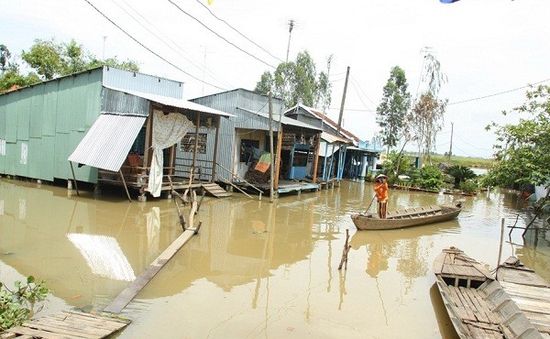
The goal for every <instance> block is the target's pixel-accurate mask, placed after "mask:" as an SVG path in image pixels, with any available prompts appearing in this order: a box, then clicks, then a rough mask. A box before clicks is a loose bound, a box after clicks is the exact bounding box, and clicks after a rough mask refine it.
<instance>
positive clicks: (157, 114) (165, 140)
mask: <svg viewBox="0 0 550 339" xmlns="http://www.w3.org/2000/svg"><path fill="white" fill-rule="evenodd" d="M152 118H153V140H152V147H153V158H152V159H151V170H150V171H149V183H148V185H147V191H149V192H150V193H151V195H152V196H153V197H159V196H160V190H161V186H162V175H163V173H162V169H163V164H164V157H163V153H162V150H163V149H165V148H168V147H170V146H172V145H174V144H175V143H177V142H178V141H179V140H181V139H182V138H183V137H184V136H185V134H187V132H189V131H190V130H192V129H193V128H195V125H193V123H192V122H191V121H190V120H189V119H187V117H186V116H185V115H183V114H179V113H170V114H164V113H163V112H162V111H157V110H155V111H153V117H152Z"/></svg>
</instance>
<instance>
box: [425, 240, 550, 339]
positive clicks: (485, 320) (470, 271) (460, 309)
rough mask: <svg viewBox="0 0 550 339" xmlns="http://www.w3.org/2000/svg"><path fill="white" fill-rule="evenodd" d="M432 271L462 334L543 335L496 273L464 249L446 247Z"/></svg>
mask: <svg viewBox="0 0 550 339" xmlns="http://www.w3.org/2000/svg"><path fill="white" fill-rule="evenodd" d="M433 271H434V273H435V276H436V284H437V288H438V289H439V293H440V294H441V298H442V299H443V304H444V305H445V308H446V309H447V313H448V314H449V318H450V319H451V321H452V323H453V326H454V328H455V330H456V333H457V334H458V336H459V337H460V338H508V339H512V338H518V339H520V338H522V339H527V338H529V339H531V338H533V339H534V338H543V337H542V335H541V333H539V331H538V330H537V329H536V328H535V326H534V325H533V324H532V323H531V321H530V320H529V319H528V318H527V317H526V316H525V314H524V313H523V312H522V310H521V309H520V308H519V307H518V306H517V305H516V303H515V302H514V301H513V300H512V298H511V297H510V296H509V295H508V294H507V293H506V291H505V290H504V289H503V288H502V286H501V285H500V283H499V282H498V281H496V280H495V278H494V277H493V275H492V274H491V273H490V272H489V271H487V269H485V267H484V266H483V265H481V264H480V263H479V262H477V261H476V260H474V259H472V258H470V257H468V256H466V255H465V254H464V252H462V251H461V250H459V249H457V248H454V247H451V248H448V249H444V250H443V251H442V253H441V254H440V255H439V256H438V257H437V258H436V259H435V261H434V265H433Z"/></svg>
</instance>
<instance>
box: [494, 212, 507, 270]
mask: <svg viewBox="0 0 550 339" xmlns="http://www.w3.org/2000/svg"><path fill="white" fill-rule="evenodd" d="M504 220H505V219H504V218H502V219H501V220H500V244H499V247H498V260H497V266H496V267H497V268H498V266H499V265H500V259H501V256H502V241H503V239H504Z"/></svg>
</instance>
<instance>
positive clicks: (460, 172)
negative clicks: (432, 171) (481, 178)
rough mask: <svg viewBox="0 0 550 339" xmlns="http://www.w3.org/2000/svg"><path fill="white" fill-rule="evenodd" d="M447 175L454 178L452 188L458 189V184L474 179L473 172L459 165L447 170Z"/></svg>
mask: <svg viewBox="0 0 550 339" xmlns="http://www.w3.org/2000/svg"><path fill="white" fill-rule="evenodd" d="M447 174H449V175H450V176H452V177H453V178H454V187H455V188H459V187H460V184H461V183H462V182H464V181H466V180H468V179H473V178H475V177H476V174H475V173H474V171H472V170H471V169H470V168H468V167H465V166H460V165H454V166H451V167H449V168H448V169H447Z"/></svg>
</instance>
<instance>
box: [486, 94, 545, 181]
mask: <svg viewBox="0 0 550 339" xmlns="http://www.w3.org/2000/svg"><path fill="white" fill-rule="evenodd" d="M526 96H527V100H526V102H525V103H524V104H523V105H521V106H520V107H517V108H515V109H513V111H512V112H515V113H518V114H520V115H522V116H526V117H525V118H523V117H522V118H521V119H520V121H519V122H518V123H517V124H506V125H498V124H495V123H492V124H491V125H490V126H487V129H491V128H492V129H494V130H495V134H496V135H497V144H495V145H494V149H495V156H496V163H495V166H494V167H493V168H492V169H491V170H490V171H489V173H488V181H489V184H491V185H495V186H506V187H518V186H521V185H531V184H532V185H544V186H547V187H548V186H549V185H550V166H549V165H548V164H550V86H542V85H541V86H539V87H537V88H536V89H533V90H529V91H527V94H526ZM503 114H505V115H507V114H509V112H503Z"/></svg>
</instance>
